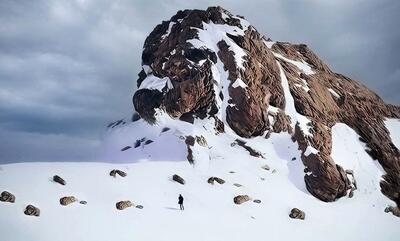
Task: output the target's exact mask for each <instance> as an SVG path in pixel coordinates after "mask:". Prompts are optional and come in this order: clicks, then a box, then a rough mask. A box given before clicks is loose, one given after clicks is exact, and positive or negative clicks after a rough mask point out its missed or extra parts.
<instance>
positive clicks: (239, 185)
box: [233, 183, 242, 187]
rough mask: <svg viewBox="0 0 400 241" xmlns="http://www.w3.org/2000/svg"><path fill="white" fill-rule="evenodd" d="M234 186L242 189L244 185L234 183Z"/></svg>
mask: <svg viewBox="0 0 400 241" xmlns="http://www.w3.org/2000/svg"><path fill="white" fill-rule="evenodd" d="M233 186H235V187H242V184H239V183H234V184H233Z"/></svg>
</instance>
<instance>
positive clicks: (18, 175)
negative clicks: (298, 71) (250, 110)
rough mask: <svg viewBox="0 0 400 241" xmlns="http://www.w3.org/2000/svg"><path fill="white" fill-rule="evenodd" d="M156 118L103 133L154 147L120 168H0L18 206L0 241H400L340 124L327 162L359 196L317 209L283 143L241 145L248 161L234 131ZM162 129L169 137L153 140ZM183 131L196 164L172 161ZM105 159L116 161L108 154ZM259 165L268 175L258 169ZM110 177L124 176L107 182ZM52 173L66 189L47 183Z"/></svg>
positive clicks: (365, 164) (7, 213)
mask: <svg viewBox="0 0 400 241" xmlns="http://www.w3.org/2000/svg"><path fill="white" fill-rule="evenodd" d="M159 119H162V121H161V122H160V125H159V126H156V127H154V126H153V127H152V128H150V127H149V126H147V125H148V124H147V123H146V122H144V121H143V120H139V121H137V122H132V123H129V124H126V125H123V126H121V127H118V130H115V131H113V132H111V133H110V135H111V136H110V137H109V138H108V141H109V142H115V145H120V146H124V145H131V144H132V143H131V142H129V141H126V140H128V139H130V140H135V139H136V138H138V139H140V138H143V137H146V138H148V139H152V140H153V141H154V142H152V143H150V144H148V145H145V146H140V147H138V148H131V149H128V150H126V151H119V154H120V155H119V156H118V159H119V161H124V162H125V163H120V164H107V163H96V164H94V163H21V164H10V165H2V166H1V170H0V190H1V191H3V190H7V191H10V192H11V193H13V194H14V195H15V196H16V202H15V203H0V234H1V240H7V241H8V240H11V241H26V240H40V241H46V240H59V241H62V240H86V241H91V240H93V241H102V240H104V241H109V240H118V241H124V240H177V241H179V240H266V239H268V240H292V239H296V240H332V241H340V240H343V241H345V240H363V241H366V240H397V238H398V237H399V235H400V230H399V229H398V226H399V225H400V220H399V219H398V218H396V217H395V216H393V215H388V214H386V213H384V212H383V210H384V208H385V207H386V206H387V205H388V204H393V203H391V202H390V201H389V200H388V199H387V198H385V197H384V196H383V194H382V193H381V192H380V190H379V180H380V176H381V174H382V173H381V172H382V171H381V168H380V167H379V164H377V162H376V161H373V160H371V158H370V157H369V156H368V155H367V154H366V153H365V151H364V145H363V144H361V143H360V142H359V140H358V135H357V134H356V133H355V132H354V131H353V130H352V129H350V128H349V127H347V126H346V125H344V124H337V125H335V126H334V128H333V150H332V153H333V154H332V155H333V156H334V158H335V159H336V160H337V161H338V162H340V164H341V165H343V166H344V167H345V168H350V169H353V170H354V176H355V177H356V180H357V185H358V189H357V190H356V191H355V193H354V197H353V198H351V199H350V198H342V199H340V200H338V201H336V202H333V203H325V202H321V201H320V200H318V199H316V198H315V197H313V196H311V195H310V194H309V193H308V192H307V190H306V188H305V184H304V180H303V175H302V173H301V172H299V170H300V171H301V170H302V168H303V166H302V165H303V164H302V162H301V160H300V153H299V151H298V150H297V144H296V143H293V142H292V141H291V137H290V135H289V134H275V133H273V134H271V137H270V138H269V139H265V138H263V137H258V138H254V139H251V140H249V141H248V142H247V144H248V145H249V146H251V147H252V148H254V149H255V150H258V151H260V152H261V153H262V154H263V156H264V157H265V158H256V157H252V156H249V154H248V152H247V151H246V150H245V149H244V148H242V147H240V146H238V145H233V146H231V143H233V142H234V141H235V139H236V138H238V136H236V135H235V134H234V133H233V132H231V133H221V134H219V135H218V136H215V135H214V134H213V131H214V130H213V129H212V128H211V129H209V127H208V126H207V123H196V124H195V125H194V126H196V127H199V129H196V130H192V128H191V127H193V125H191V124H188V123H187V124H186V126H185V125H181V122H180V121H177V120H172V119H170V118H169V117H167V116H162V117H159ZM164 127H169V128H170V130H168V131H166V132H161V130H162V128H164ZM189 131H192V132H197V133H198V134H199V133H201V135H203V136H204V137H205V139H206V140H207V142H208V147H201V146H199V145H198V144H197V143H196V144H195V147H194V151H195V152H198V153H200V152H203V157H202V158H197V161H196V164H195V165H191V164H189V163H188V162H187V160H186V156H185V155H186V153H183V152H179V150H180V149H182V148H180V146H182V147H184V145H185V144H184V140H182V139H180V138H179V137H180V136H181V135H185V134H188V133H187V132H189ZM127 136H129V137H130V138H127ZM167 143H168V145H164V144H167ZM106 145H109V143H106ZM111 149H113V148H111ZM183 149H184V148H183ZM203 149H207V150H206V151H205V150H203ZM204 153H206V154H204ZM109 155H110V157H117V155H116V154H115V153H109ZM197 157H198V156H197ZM294 158H295V159H294ZM292 159H293V160H292ZM107 160H109V159H107ZM265 164H267V165H268V166H269V167H270V170H265V169H263V168H262V167H263V166H264V165H265ZM115 168H118V169H120V170H123V171H125V172H126V173H127V174H128V175H127V176H126V177H124V178H122V177H117V178H113V177H111V176H109V172H110V171H111V170H112V169H115ZM55 174H58V175H60V176H61V177H63V178H64V179H65V180H66V181H67V185H66V186H61V185H59V184H57V183H55V182H53V181H52V179H51V178H52V176H53V175H55ZM173 174H178V175H180V176H182V177H183V178H184V179H185V180H186V184H185V185H181V184H179V183H177V182H174V181H172V180H171V177H172V175H173ZM211 176H217V177H220V178H222V179H224V180H225V181H226V183H225V184H222V185H220V184H217V183H216V184H214V185H211V184H209V183H207V179H208V178H209V177H211ZM235 183H236V184H241V185H242V186H241V187H237V186H235V185H234V184H235ZM179 194H182V195H183V196H184V198H185V203H184V204H185V211H180V210H178V205H177V197H178V195H179ZM240 194H247V195H249V196H250V197H251V198H252V199H259V200H261V203H260V204H258V203H254V202H252V201H249V202H246V203H244V204H242V205H236V204H234V202H233V198H234V197H235V196H236V195H240ZM70 195H73V196H75V197H77V198H78V199H79V200H85V201H87V204H86V205H81V204H79V203H73V204H71V205H69V206H61V205H60V204H59V199H60V198H61V197H63V196H70ZM121 200H131V201H132V202H133V203H134V204H135V205H137V204H140V205H143V206H144V208H143V209H137V208H134V207H132V208H128V209H125V210H121V211H120V210H117V209H116V208H115V203H116V202H118V201H121ZM28 204H33V205H35V206H37V207H38V208H40V210H41V215H40V217H30V216H26V215H24V214H23V210H24V208H25V206H26V205H28ZM293 207H297V208H299V209H301V210H303V211H304V212H305V213H306V219H305V220H295V219H290V218H289V216H288V214H289V212H290V210H291V209H292V208H293ZM367 226H369V227H374V228H366V227H367Z"/></svg>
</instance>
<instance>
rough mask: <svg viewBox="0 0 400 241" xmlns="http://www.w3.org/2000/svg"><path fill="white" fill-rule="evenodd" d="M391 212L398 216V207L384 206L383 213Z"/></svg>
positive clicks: (399, 215) (399, 211)
mask: <svg viewBox="0 0 400 241" xmlns="http://www.w3.org/2000/svg"><path fill="white" fill-rule="evenodd" d="M389 212H391V213H392V214H393V215H394V216H396V217H400V209H399V208H398V207H393V206H388V207H386V208H385V213H389Z"/></svg>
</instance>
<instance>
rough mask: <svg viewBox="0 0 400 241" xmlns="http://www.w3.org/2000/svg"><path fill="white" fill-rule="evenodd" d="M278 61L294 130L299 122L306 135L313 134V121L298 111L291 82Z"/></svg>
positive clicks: (286, 109) (287, 112)
mask: <svg viewBox="0 0 400 241" xmlns="http://www.w3.org/2000/svg"><path fill="white" fill-rule="evenodd" d="M276 62H277V64H278V66H279V71H280V77H281V82H282V87H283V93H284V95H285V101H286V106H285V112H286V114H287V115H288V116H289V117H290V119H291V122H292V123H291V126H292V128H293V130H294V128H295V125H296V124H298V125H299V127H300V129H301V130H302V131H303V133H304V135H308V136H312V134H311V131H310V125H311V121H310V120H309V119H308V118H307V117H305V116H303V115H301V114H299V113H297V111H296V108H295V105H294V99H293V96H292V94H291V93H290V88H289V82H288V80H287V78H286V75H285V72H284V71H283V69H282V66H281V64H280V63H279V62H278V61H276Z"/></svg>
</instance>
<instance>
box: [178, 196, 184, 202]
mask: <svg viewBox="0 0 400 241" xmlns="http://www.w3.org/2000/svg"><path fill="white" fill-rule="evenodd" d="M178 204H183V197H182V195H179V198H178Z"/></svg>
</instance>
